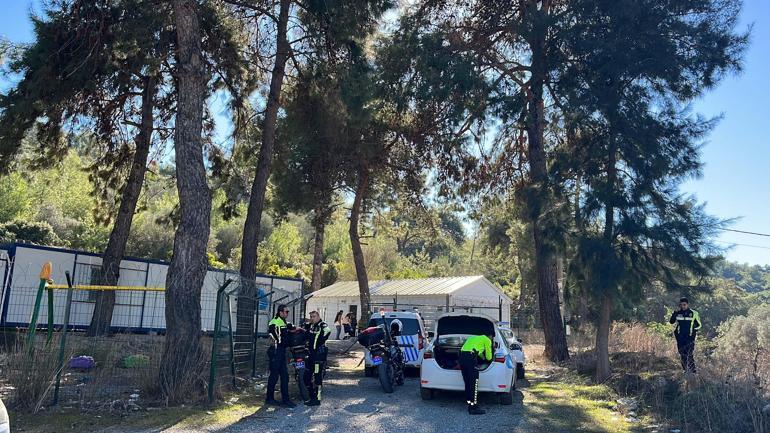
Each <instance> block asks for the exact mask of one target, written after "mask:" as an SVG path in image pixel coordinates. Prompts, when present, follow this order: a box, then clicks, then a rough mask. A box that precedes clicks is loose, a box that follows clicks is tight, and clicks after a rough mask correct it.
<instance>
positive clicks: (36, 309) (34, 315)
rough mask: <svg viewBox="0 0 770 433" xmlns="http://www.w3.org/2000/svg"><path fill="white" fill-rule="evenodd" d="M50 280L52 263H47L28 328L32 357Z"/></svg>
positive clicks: (28, 343) (42, 273)
mask: <svg viewBox="0 0 770 433" xmlns="http://www.w3.org/2000/svg"><path fill="white" fill-rule="evenodd" d="M50 280H51V262H47V263H46V264H44V265H43V269H42V270H41V271H40V284H39V285H38V287H37V296H36V297H35V307H34V308H33V309H32V318H31V319H29V328H27V350H29V353H30V355H31V354H32V352H33V351H34V349H35V331H36V329H37V317H38V315H39V314H40V302H41V301H42V300H43V290H45V285H46V283H47V282H48V281H50Z"/></svg>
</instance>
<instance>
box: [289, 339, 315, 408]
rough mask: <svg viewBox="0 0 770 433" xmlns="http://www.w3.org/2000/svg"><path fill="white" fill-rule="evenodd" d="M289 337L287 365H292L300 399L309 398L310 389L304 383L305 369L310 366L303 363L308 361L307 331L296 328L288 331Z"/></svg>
mask: <svg viewBox="0 0 770 433" xmlns="http://www.w3.org/2000/svg"><path fill="white" fill-rule="evenodd" d="M288 339H289V355H290V358H289V365H291V366H293V367H294V380H296V381H297V387H298V388H299V395H300V397H301V398H302V401H307V400H308V399H310V391H308V389H307V385H305V369H306V368H308V367H310V366H306V365H305V363H306V362H307V361H309V357H310V351H309V350H308V348H307V342H308V332H306V331H305V330H304V329H301V328H298V329H295V330H293V331H291V332H289V333H288Z"/></svg>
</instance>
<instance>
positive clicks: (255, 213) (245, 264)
mask: <svg viewBox="0 0 770 433" xmlns="http://www.w3.org/2000/svg"><path fill="white" fill-rule="evenodd" d="M290 6H291V1H290V0H281V2H280V12H279V14H278V24H277V28H276V53H275V65H274V66H273V72H272V74H271V76H270V92H269V93H268V95H267V105H266V107H265V120H264V124H263V125H262V143H261V145H260V148H259V159H258V161H257V171H256V174H255V176H254V183H253V184H252V185H251V195H250V196H249V207H248V210H247V211H246V221H245V223H244V225H243V242H242V244H241V266H240V275H241V294H242V295H245V296H239V297H238V306H237V308H238V321H237V323H236V329H237V330H238V331H241V332H247V331H248V330H249V329H251V327H252V326H253V325H252V316H253V314H254V308H255V306H256V304H255V303H254V300H253V299H254V298H253V296H254V295H255V293H256V281H255V279H256V276H257V247H258V246H259V231H260V228H261V227H260V226H261V221H262V210H263V209H264V205H265V191H266V190H267V181H268V179H269V178H270V164H271V162H272V159H273V153H274V149H275V130H276V126H277V122H278V109H279V108H280V107H281V88H282V87H283V79H284V76H285V75H286V73H285V72H286V60H287V59H288V58H289V48H290V47H289V40H288V37H287V34H286V31H287V27H288V22H289V7H290Z"/></svg>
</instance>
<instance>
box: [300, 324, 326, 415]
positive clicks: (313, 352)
mask: <svg viewBox="0 0 770 433" xmlns="http://www.w3.org/2000/svg"><path fill="white" fill-rule="evenodd" d="M306 330H307V332H308V334H309V338H308V343H307V345H308V352H309V357H308V361H309V362H308V365H307V367H306V368H305V377H304V381H305V385H306V386H307V389H308V391H309V394H310V399H309V400H308V401H306V402H305V405H307V406H318V405H320V404H321V387H322V386H323V377H324V369H325V368H326V356H327V352H328V350H327V348H326V340H328V339H329V336H330V335H331V333H332V331H331V329H329V326H328V325H327V324H326V322H324V321H323V320H321V315H319V314H318V311H311V312H310V322H309V323H308V324H307V327H306Z"/></svg>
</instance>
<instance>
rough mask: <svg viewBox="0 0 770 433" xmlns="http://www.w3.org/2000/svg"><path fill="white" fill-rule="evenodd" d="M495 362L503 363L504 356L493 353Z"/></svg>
mask: <svg viewBox="0 0 770 433" xmlns="http://www.w3.org/2000/svg"><path fill="white" fill-rule="evenodd" d="M495 362H500V363H505V356H504V355H503V356H501V355H495Z"/></svg>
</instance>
